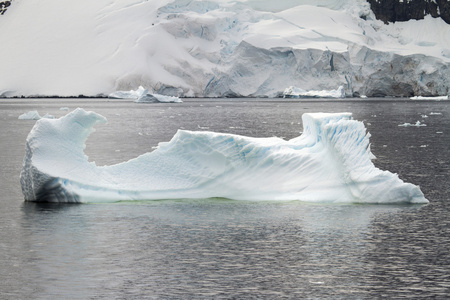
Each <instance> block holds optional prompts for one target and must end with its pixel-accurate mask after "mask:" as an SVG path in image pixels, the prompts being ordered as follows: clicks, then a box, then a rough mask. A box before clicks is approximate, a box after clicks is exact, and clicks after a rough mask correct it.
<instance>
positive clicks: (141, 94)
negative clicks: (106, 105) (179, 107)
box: [108, 86, 183, 103]
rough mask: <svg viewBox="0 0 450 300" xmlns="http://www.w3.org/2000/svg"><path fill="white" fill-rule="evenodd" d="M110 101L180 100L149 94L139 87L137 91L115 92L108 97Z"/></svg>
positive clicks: (171, 101)
mask: <svg viewBox="0 0 450 300" xmlns="http://www.w3.org/2000/svg"><path fill="white" fill-rule="evenodd" d="M108 98H110V99H134V100H135V101H134V102H137V103H180V102H183V101H181V99H180V98H178V97H173V96H166V95H160V94H154V93H149V92H148V89H146V88H144V87H142V86H139V88H138V89H137V90H130V91H116V92H114V93H111V94H109V95H108Z"/></svg>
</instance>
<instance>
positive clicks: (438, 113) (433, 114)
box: [430, 112, 442, 116]
mask: <svg viewBox="0 0 450 300" xmlns="http://www.w3.org/2000/svg"><path fill="white" fill-rule="evenodd" d="M430 115H431V116H439V115H442V113H440V112H430Z"/></svg>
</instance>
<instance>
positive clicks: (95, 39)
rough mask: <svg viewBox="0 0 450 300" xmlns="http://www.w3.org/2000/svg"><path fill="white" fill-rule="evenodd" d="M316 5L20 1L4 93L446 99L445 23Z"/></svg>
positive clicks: (0, 83)
mask: <svg viewBox="0 0 450 300" xmlns="http://www.w3.org/2000/svg"><path fill="white" fill-rule="evenodd" d="M319 2H320V3H319ZM319 2H317V1H310V0H308V1H290V0H285V1H276V2H274V1H269V0H261V1H252V0H241V1H231V0H220V1H219V0H211V1H195V0H194V1H184V0H162V1H134V0H123V1H116V2H111V1H107V0H98V1H95V2H92V1H89V2H88V1H87V0H82V1H77V2H73V3H64V4H63V3H62V2H61V1H57V0H43V1H41V2H40V4H39V5H35V4H33V3H32V2H29V1H16V2H15V3H14V5H12V6H11V7H9V8H8V13H6V14H4V15H2V16H1V18H0V26H1V27H2V28H3V30H1V31H0V40H2V41H7V43H6V42H5V43H4V45H3V46H2V47H0V56H1V57H7V58H8V59H5V60H3V61H2V68H0V97H14V96H19V97H20V96H22V95H23V96H31V95H42V96H48V95H58V96H61V97H65V96H78V95H84V96H96V95H104V96H105V95H109V94H111V93H113V92H116V91H127V90H136V89H137V88H138V87H139V86H140V85H142V86H145V87H148V88H149V89H151V90H152V91H154V93H155V94H160V95H166V96H176V97H279V96H282V93H283V90H284V89H285V88H286V87H288V86H296V87H301V88H302V89H304V90H306V91H309V90H315V91H321V90H329V87H338V86H344V88H345V96H346V97H349V96H357V95H367V96H368V97H384V96H396V97H412V96H448V95H449V93H450V92H449V87H450V82H449V80H450V68H449V62H450V50H449V49H450V39H449V36H450V25H448V24H447V23H445V22H444V21H443V20H442V19H434V18H432V17H431V16H427V17H425V19H424V20H418V21H416V20H410V21H407V22H396V23H390V24H384V23H383V22H382V21H378V20H376V18H375V16H374V14H373V13H372V12H371V10H370V6H369V4H368V3H367V2H366V1H364V0H356V1H350V0H327V1H319ZM80 7H83V8H84V9H80ZM42 20H48V22H42ZM23 24H27V26H24V25H23ZM92 49H94V50H92ZM50 66H51V67H50Z"/></svg>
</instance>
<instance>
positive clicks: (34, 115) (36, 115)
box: [19, 110, 41, 120]
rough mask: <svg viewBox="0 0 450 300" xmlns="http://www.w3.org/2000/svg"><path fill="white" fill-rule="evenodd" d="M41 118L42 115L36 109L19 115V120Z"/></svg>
mask: <svg viewBox="0 0 450 300" xmlns="http://www.w3.org/2000/svg"><path fill="white" fill-rule="evenodd" d="M40 118H41V116H40V115H39V113H38V112H37V111H36V110H32V111H29V112H27V113H24V114H21V115H20V116H19V120H39V119H40Z"/></svg>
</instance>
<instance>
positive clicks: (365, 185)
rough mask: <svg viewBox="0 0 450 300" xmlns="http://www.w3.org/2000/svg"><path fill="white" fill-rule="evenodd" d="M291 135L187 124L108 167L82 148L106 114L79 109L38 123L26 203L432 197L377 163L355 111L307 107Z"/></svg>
mask: <svg viewBox="0 0 450 300" xmlns="http://www.w3.org/2000/svg"><path fill="white" fill-rule="evenodd" d="M302 120H303V127H304V130H303V132H304V133H303V134H302V135H301V136H299V137H297V138H294V139H292V140H289V141H285V140H283V139H280V138H275V137H272V138H253V137H245V136H240V135H233V134H224V133H215V132H204V131H201V132H194V131H185V130H179V131H178V132H177V133H176V134H175V135H174V137H173V138H172V139H171V140H170V141H169V142H163V143H160V144H159V147H158V148H157V149H156V150H154V151H153V152H149V153H146V154H143V155H141V156H139V157H136V158H134V159H131V160H129V161H127V162H123V163H120V164H116V165H110V166H102V167H99V166H96V165H95V163H93V162H89V161H88V158H87V156H86V155H85V154H84V148H85V141H86V139H87V137H88V136H89V134H90V133H91V132H92V131H93V130H94V129H93V127H94V125H95V124H97V123H102V122H106V119H105V118H104V117H102V116H101V115H99V114H96V113H94V112H87V111H85V110H83V109H80V108H79V109H76V110H74V111H73V112H71V113H69V114H67V115H66V116H64V117H61V118H59V119H41V120H39V121H37V122H36V124H35V126H34V127H33V129H32V130H31V132H30V134H29V135H28V137H27V141H26V154H25V157H24V162H23V168H22V172H21V176H20V182H21V186H22V192H23V194H24V198H25V200H26V201H43V202H112V201H121V200H160V199H186V198H202V199H204V198H215V197H219V198H228V199H234V200H255V201H262V200H282V201H286V200H301V201H307V202H326V203H331V202H332V203H427V202H428V201H427V200H426V199H425V197H424V195H423V193H422V192H421V191H420V189H419V187H417V186H415V185H413V184H410V183H405V182H403V181H402V180H401V179H399V178H398V176H397V175H396V174H393V173H390V172H388V171H382V170H380V169H378V168H376V167H375V166H374V165H373V163H372V161H371V160H372V159H373V158H374V156H373V154H372V153H371V151H370V142H369V138H370V134H369V133H367V132H366V128H365V126H364V124H363V123H362V122H360V121H356V120H353V119H352V116H351V113H336V114H325V113H308V114H304V115H303V116H302Z"/></svg>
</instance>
